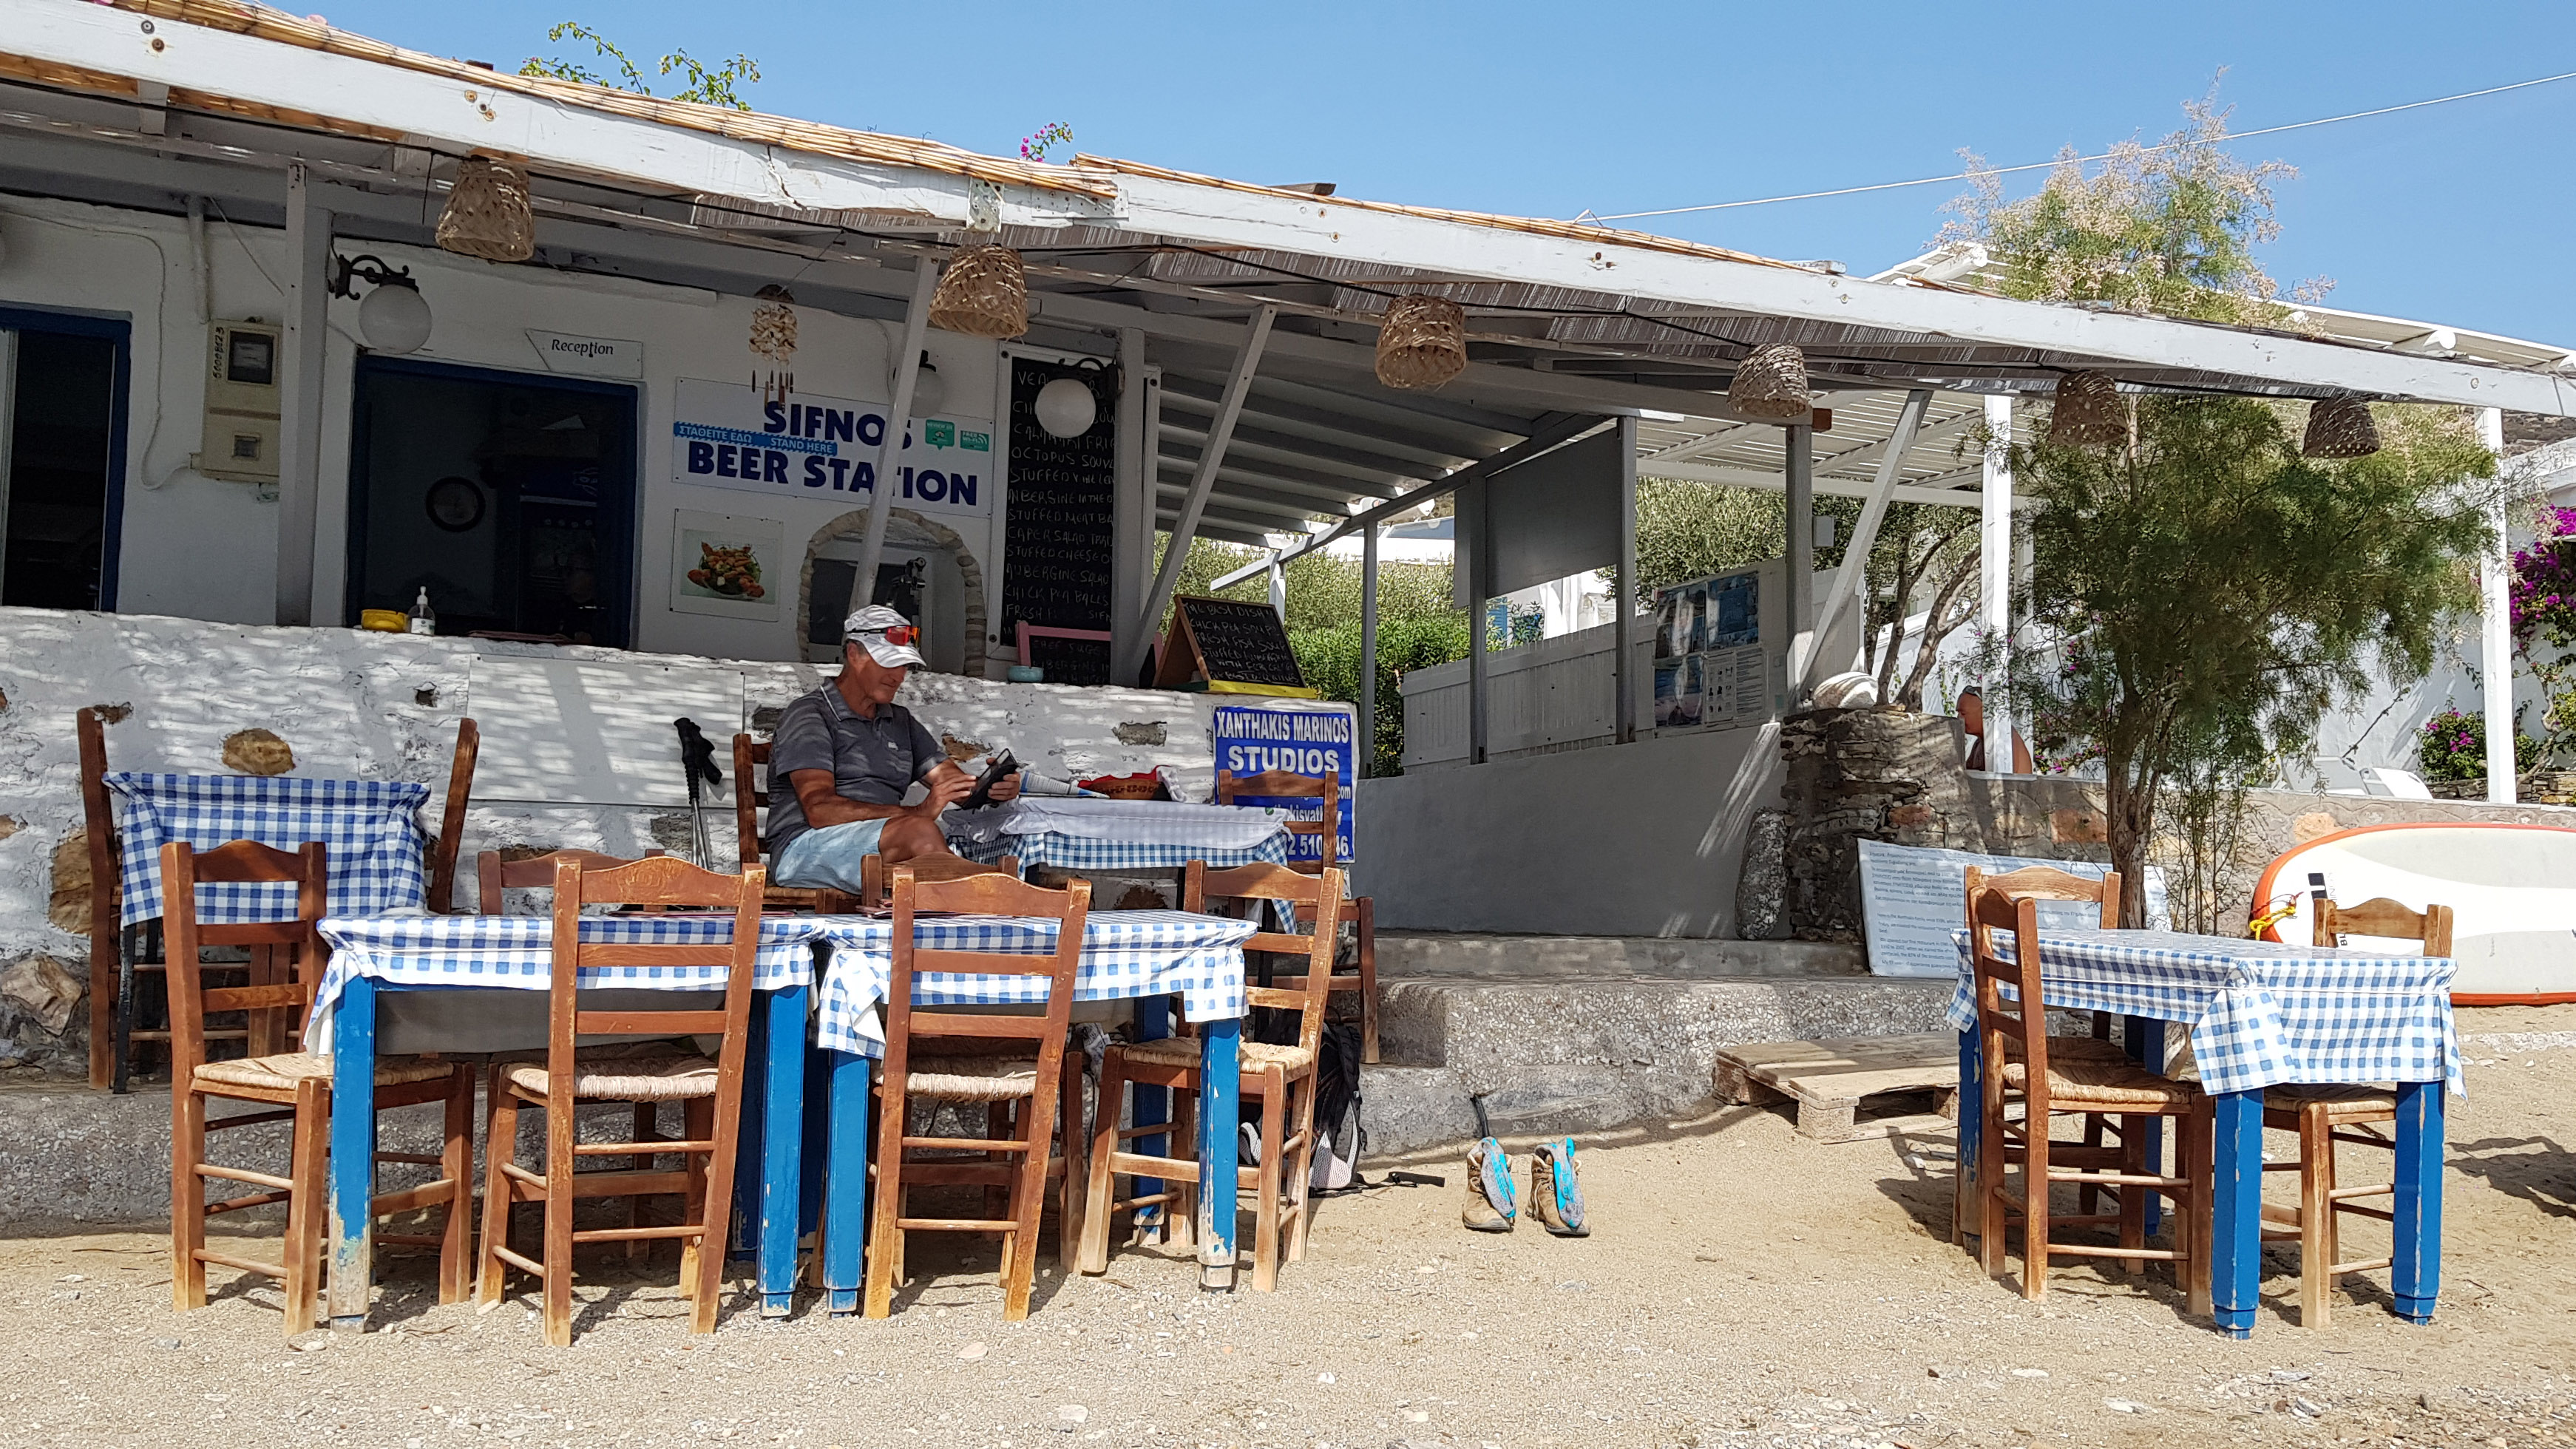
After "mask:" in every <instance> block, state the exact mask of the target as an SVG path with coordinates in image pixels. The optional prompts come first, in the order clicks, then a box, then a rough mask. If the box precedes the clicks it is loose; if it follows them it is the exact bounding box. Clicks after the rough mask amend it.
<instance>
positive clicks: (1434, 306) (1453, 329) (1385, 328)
mask: <svg viewBox="0 0 2576 1449" xmlns="http://www.w3.org/2000/svg"><path fill="white" fill-rule="evenodd" d="M1466 370H1467V309H1466V308H1464V307H1461V306H1459V305H1458V304H1457V303H1455V302H1452V301H1450V300H1449V299H1448V298H1446V297H1433V296H1428V295H1425V294H1423V293H1419V292H1417V293H1413V294H1411V295H1409V296H1403V297H1398V298H1396V299H1395V300H1394V301H1393V302H1390V303H1388V304H1387V308H1386V319H1385V320H1384V321H1383V322H1381V323H1379V324H1378V332H1377V380H1378V381H1380V382H1382V383H1385V384H1386V385H1387V386H1388V387H1401V388H1430V387H1438V386H1440V385H1441V384H1442V383H1444V382H1447V381H1448V380H1449V379H1451V378H1453V377H1456V376H1457V375H1458V374H1460V373H1462V372H1465V371H1466Z"/></svg>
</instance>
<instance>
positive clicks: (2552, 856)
mask: <svg viewBox="0 0 2576 1449" xmlns="http://www.w3.org/2000/svg"><path fill="white" fill-rule="evenodd" d="M2320 888H2322V889H2323V890H2324V892H2325V894H2326V896H2327V898H2329V899H2331V900H2333V901H2334V902H2335V903H2336V904H2338V905H2346V906H2357V905H2360V904H2361V903H2362V902H2364V901H2367V900H2370V899H2372V898H2374V897H2377V896H2386V897H2388V898H2389V899H2391V900H2394V901H2396V902H2398V903H2399V904H2401V905H2404V906H2406V907H2408V908H2409V909H2412V910H2418V911H2420V910H2422V909H2424V908H2425V907H2426V906H2428V905H2433V904H2437V903H2438V904H2441V905H2446V906H2449V907H2450V908H2451V910H2452V912H2453V913H2454V916H2455V922H2454V926H2453V931H2452V943H2451V954H2452V956H2453V957H2455V958H2456V959H2457V960H2458V961H2459V963H2460V974H2459V976H2458V977H2457V978H2456V979H2455V980H2454V982H2453V984H2452V987H2451V999H2452V1000H2453V1001H2454V1002H2456V1003H2458V1004H2460V1005H2462V1006H2507V1005H2543V1004H2547V1003H2551V1002H2563V1001H2576V830H2567V829H2561V828H2560V827H2557V826H2554V825H2502V824H2495V825H2489V824H2475V823H2468V822H2458V823H2454V822H2448V821H2423V822H2416V823H2412V824H2404V825H2364V826H2361V827H2359V828H2357V829H2352V830H2339V831H2336V832H2335V833H2334V834H2332V835H2325V836H2320V837H2318V838H2317V839H2315V840H2311V841H2309V842H2308V843H2307V844H2305V845H2301V846H2297V847H2295V848H2293V849H2291V850H2289V851H2287V852H2285V853H2283V854H2282V855H2281V856H2280V857H2279V858H2277V859H2275V860H2274V861H2273V862H2272V863H2271V864H2270V865H2269V866H2267V867H2265V868H2264V871H2263V876H2262V879H2261V880H2260V881H2258V882H2256V884H2255V887H2254V909H2255V910H2256V911H2257V912H2261V911H2262V910H2264V909H2265V907H2266V904H2267V903H2268V902H2271V901H2275V900H2277V899H2279V898H2280V897H2282V896H2284V895H2288V894H2291V893H2293V892H2295V893H2296V894H2297V895H2298V898H2299V908H2298V911H2297V912H2296V913H2295V914H2293V915H2291V916H2288V917H2285V918H2284V919H2282V920H2281V921H2280V922H2279V923H2278V924H2276V925H2274V926H2272V927H2271V928H2270V929H2269V930H2267V931H2265V932H2264V933H2263V934H2264V938H2265V939H2267V940H2273V941H2287V942H2296V943H2300V944H2305V943H2307V942H2309V941H2312V940H2314V939H2315V935H2314V929H2315V928H2314V925H2313V921H2312V917H2311V916H2310V910H2311V908H2312V906H2313V903H2314V900H2315V896H2316V893H2317V891H2318V890H2319V889H2320ZM2344 944H2346V945H2348V946H2357V947H2364V948H2373V949H2388V950H2403V949H2405V946H2406V945H2407V944H2408V943H2401V942H2393V941H2385V940H2382V939H2381V938H2379V937H2376V936H2347V937H2345V938H2344Z"/></svg>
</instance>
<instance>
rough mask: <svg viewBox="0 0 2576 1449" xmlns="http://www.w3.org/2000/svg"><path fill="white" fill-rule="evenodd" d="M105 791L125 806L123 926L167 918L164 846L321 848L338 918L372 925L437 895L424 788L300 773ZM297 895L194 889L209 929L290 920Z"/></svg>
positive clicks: (265, 887)
mask: <svg viewBox="0 0 2576 1449" xmlns="http://www.w3.org/2000/svg"><path fill="white" fill-rule="evenodd" d="M107 786H108V788H109V789H111V790H113V791H115V792H116V793H117V795H118V796H120V797H122V799H123V802H124V805H123V808H122V809H121V810H120V811H119V812H118V815H119V819H118V822H117V832H118V835H119V838H120V840H121V842H122V846H121V856H122V859H121V862H120V873H119V874H120V889H119V892H118V894H119V897H120V899H121V902H122V909H121V912H120V914H121V915H122V916H123V918H124V924H126V925H129V926H130V925H133V924H134V923H135V922H137V921H148V920H150V919H152V918H153V917H155V916H158V915H160V914H161V847H162V846H164V845H167V844H169V843H170V842H171V841H174V840H183V841H186V842H187V843H188V844H190V845H193V846H195V847H196V848H197V849H199V850H211V849H213V848H214V847H216V846H218V845H222V844H224V843H225V842H227V841H232V840H256V841H258V842H259V843H260V844H262V845H265V846H268V847H270V848H271V849H274V850H285V851H292V850H294V849H296V848H297V847H298V846H301V845H302V844H304V843H305V842H306V841H308V840H318V841H320V842H322V844H323V846H324V847H325V848H326V849H327V850H329V852H330V869H331V891H330V909H331V910H332V911H333V912H335V913H340V914H345V915H352V916H366V915H376V914H379V913H381V912H384V911H391V910H401V909H405V908H408V907H416V906H418V905H419V904H420V903H421V901H422V899H423V898H424V897H425V896H426V895H427V894H428V891H429V869H428V865H427V863H426V861H425V859H424V856H423V853H422V844H423V842H422V838H421V833H420V827H419V825H418V824H417V819H418V816H419V813H420V807H421V805H422V803H423V802H424V801H426V800H428V799H429V787H428V786H427V785H420V784H413V783H409V782H405V781H399V780H312V779H304V778H301V777H298V776H293V775H273V776H265V777H263V776H257V775H146V774H136V773H131V772H122V771H120V772H118V773H114V774H111V775H109V776H108V777H107ZM294 915H295V891H294V887H293V886H291V885H288V884H284V883H261V884H245V885H209V886H199V887H198V888H197V919H198V920H200V921H205V922H209V923H224V924H238V923H242V922H250V921H273V920H278V919H280V918H286V919H292V918H293V917H294Z"/></svg>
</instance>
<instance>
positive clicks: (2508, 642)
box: [2478, 408, 2520, 805]
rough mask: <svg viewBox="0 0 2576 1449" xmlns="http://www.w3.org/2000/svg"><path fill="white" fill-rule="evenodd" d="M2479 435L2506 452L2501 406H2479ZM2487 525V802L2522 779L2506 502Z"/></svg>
mask: <svg viewBox="0 0 2576 1449" xmlns="http://www.w3.org/2000/svg"><path fill="white" fill-rule="evenodd" d="M2478 441H2479V442H2480V443H2481V444H2484V445H2485V447H2486V450H2487V451H2488V452H2490V453H2493V454H2495V455H2496V456H2497V457H2498V458H2502V457H2503V456H2504V410H2503V409H2502V408H2480V409H2478ZM2487 527H2488V528H2490V529H2492V530H2493V531H2494V533H2495V539H2494V541H2493V542H2492V543H2490V544H2488V545H2487V553H2486V557H2485V558H2484V559H2483V560H2481V561H2480V566H2479V569H2478V595H2479V599H2478V603H2479V613H2480V615H2481V617H2480V619H2479V621H2478V622H2479V624H2480V626H2481V627H2480V629H2479V634H2480V636H2481V637H2480V640H2479V642H2480V644H2481V645H2482V646H2483V647H2482V648H2481V649H2480V650H2479V654H2480V666H2479V667H2480V669H2481V671H2482V674H2483V678H2484V681H2485V685H2486V717H2487V803H2489V804H2491V805H2511V804H2513V803H2514V801H2515V799H2516V796H2517V787H2518V786H2519V784H2520V782H2519V781H2518V780H2516V779H2515V778H2514V776H2515V772H2516V765H2517V762H2516V761H2515V759H2514V751H2513V744H2514V738H2513V737H2514V720H2513V551H2512V549H2511V547H2510V546H2509V545H2508V543H2507V541H2506V539H2505V520H2504V504H2503V503H2502V502H2501V501H2499V502H2497V503H2496V504H2495V505H2494V506H2492V507H2490V508H2489V509H2488V510H2487Z"/></svg>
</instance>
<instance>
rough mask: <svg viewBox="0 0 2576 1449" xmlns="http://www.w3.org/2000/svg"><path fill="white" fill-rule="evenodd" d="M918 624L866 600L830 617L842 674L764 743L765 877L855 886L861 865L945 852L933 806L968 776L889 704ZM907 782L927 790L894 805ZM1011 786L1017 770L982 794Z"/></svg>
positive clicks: (802, 702)
mask: <svg viewBox="0 0 2576 1449" xmlns="http://www.w3.org/2000/svg"><path fill="white" fill-rule="evenodd" d="M919 639H920V631H919V630H918V629H916V628H914V627H913V626H912V624H911V623H910V622H908V621H907V620H905V618H904V617H903V615H901V614H898V613H896V612H895V611H894V610H892V609H889V608H885V607H884V606H882V605H875V604H872V605H870V606H868V607H867V608H864V609H861V610H859V611H858V612H857V613H855V614H852V615H851V616H850V617H849V618H847V619H845V620H843V621H842V623H841V675H840V678H838V679H836V680H834V681H832V682H831V683H829V684H826V685H824V686H823V687H822V688H820V689H817V690H815V691H814V692H813V693H811V694H807V695H803V696H801V697H799V698H798V699H797V700H796V701H795V702H794V703H792V704H790V705H788V706H787V708H786V709H785V710H783V711H781V712H780V713H779V716H778V732H777V734H776V735H775V736H774V737H773V738H772V739H771V741H770V746H769V835H768V838H767V839H766V840H765V841H764V842H763V843H764V844H765V845H767V846H768V848H769V858H770V879H771V880H772V881H773V882H775V883H777V884H779V885H783V886H796V887H803V888H806V889H822V890H838V891H847V892H849V893H851V894H853V895H855V894H857V893H858V891H859V883H860V874H859V872H860V862H861V861H863V860H865V859H866V858H867V857H868V856H870V855H881V856H883V857H885V863H886V864H887V865H888V866H894V865H899V864H901V863H903V862H904V861H907V860H919V859H922V858H924V857H926V856H938V855H950V854H952V852H951V851H950V850H949V849H948V840H947V837H946V836H944V835H942V834H941V833H940V829H939V812H940V811H942V810H945V809H947V808H948V807H949V806H951V805H954V804H956V803H957V802H958V801H960V800H963V799H965V798H966V797H967V796H968V795H970V794H972V793H973V792H974V789H975V777H974V776H972V775H969V774H967V773H966V772H965V771H964V770H961V769H959V768H957V767H956V766H955V765H953V764H950V763H949V761H948V754H947V752H946V751H945V750H943V749H942V748H940V744H939V739H938V737H937V736H935V735H933V734H931V732H930V731H928V730H926V729H924V728H922V727H921V722H920V721H919V720H916V719H914V718H913V717H912V711H910V710H908V709H905V708H904V707H903V706H902V705H899V704H897V703H895V702H894V696H895V691H896V690H899V689H901V688H902V687H903V681H904V676H905V675H906V673H907V672H909V671H910V670H911V668H912V666H914V665H916V664H919V663H921V651H920V650H919V649H917V648H915V647H914V646H915V644H917V643H918V642H919ZM916 782H918V783H919V784H920V785H921V786H922V787H923V788H924V789H925V790H926V791H928V793H927V794H926V795H925V796H923V798H922V800H921V802H920V803H919V804H916V805H906V804H904V803H903V797H904V795H905V794H906V793H907V792H908V791H909V790H910V789H911V787H912V786H913V785H914V784H915V783H916ZM1019 793H1020V781H1019V776H1017V775H1012V776H1009V777H1007V778H1005V779H1003V780H1001V781H999V782H997V783H996V784H995V785H994V786H993V791H992V798H993V799H995V800H1008V799H1010V798H1012V797H1013V796H1015V795H1017V794H1019Z"/></svg>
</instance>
